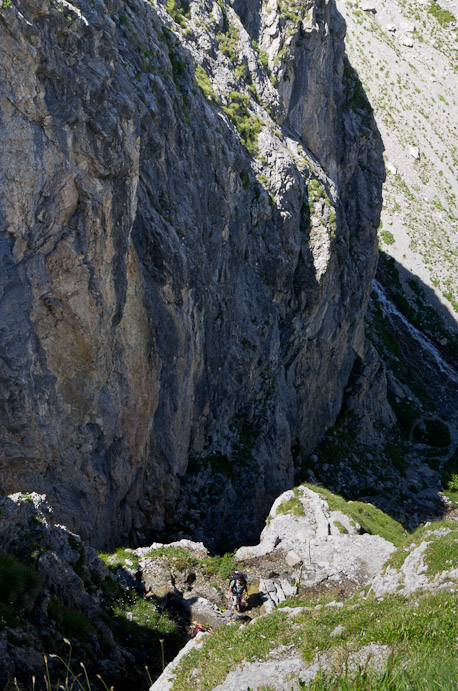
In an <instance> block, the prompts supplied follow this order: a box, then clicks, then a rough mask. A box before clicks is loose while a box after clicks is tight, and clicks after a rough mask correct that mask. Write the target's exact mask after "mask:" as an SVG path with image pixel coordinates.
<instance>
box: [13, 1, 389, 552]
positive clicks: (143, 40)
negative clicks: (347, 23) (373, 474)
mask: <svg viewBox="0 0 458 691" xmlns="http://www.w3.org/2000/svg"><path fill="white" fill-rule="evenodd" d="M76 5H77V7H76ZM172 5H173V7H172ZM239 5H240V7H239ZM279 5H280V7H279V6H278V5H277V2H273V1H270V0H269V1H266V2H260V1H256V2H255V1H253V2H246V3H237V2H233V3H228V2H221V3H216V2H215V3H213V2H211V0H206V1H205V2H197V0H194V1H193V2H191V3H190V6H189V7H188V5H187V3H182V4H181V5H180V3H179V2H175V4H173V3H169V9H170V11H171V14H168V13H167V11H166V6H165V4H163V3H161V2H151V3H147V2H144V1H143V0H128V1H127V0H126V1H125V2H117V3H113V2H111V1H110V0H105V1H104V2H103V1H102V0H97V1H96V2H89V0H88V1H83V0H78V1H77V2H75V3H74V4H71V5H70V4H69V3H67V2H64V0H56V2H51V1H50V0H27V2H26V1H25V0H13V2H12V5H11V6H10V7H8V8H6V9H4V10H0V32H1V41H0V45H1V51H2V55H1V59H0V75H1V76H0V79H1V82H2V92H1V101H0V128H1V129H0V132H1V138H2V146H1V147H0V176H1V186H0V190H1V191H0V222H1V231H0V261H1V265H2V271H1V273H0V285H1V292H0V313H1V320H0V324H1V326H0V339H1V354H0V363H1V364H0V366H1V370H0V377H1V388H0V426H1V430H2V432H1V434H2V438H3V443H2V449H1V452H0V453H1V456H0V467H1V482H2V485H1V491H2V492H11V491H15V490H23V491H29V490H35V491H39V492H45V493H46V494H47V495H48V497H49V500H50V502H51V503H52V504H53V505H54V507H55V511H56V514H57V516H58V518H59V520H62V521H64V522H65V523H66V525H68V526H70V527H71V528H73V529H75V530H77V531H78V532H80V533H81V534H82V536H83V537H85V538H86V539H88V540H89V541H90V542H92V544H95V545H102V544H108V543H113V542H114V541H119V540H123V539H127V537H128V536H129V534H130V536H131V537H133V538H134V539H135V540H137V541H141V540H142V539H144V538H145V537H147V536H148V535H149V534H150V533H151V532H152V531H157V530H161V529H162V528H163V525H164V521H174V520H176V518H177V516H178V519H179V520H180V521H181V523H182V524H183V526H184V528H185V530H186V531H187V532H188V533H191V534H199V532H200V533H202V532H209V531H211V532H212V533H213V534H215V535H220V536H224V535H225V534H226V536H230V537H231V539H234V538H235V539H236V538H237V535H235V534H234V530H235V529H234V521H233V517H234V516H235V514H238V513H239V512H240V509H241V507H243V515H244V518H243V519H242V520H240V519H238V520H237V531H238V532H239V533H240V535H241V534H242V533H243V534H244V535H245V537H246V536H250V535H251V536H254V534H255V532H256V530H257V529H258V527H259V526H260V525H261V520H262V518H263V516H264V515H265V512H266V511H267V509H268V508H269V506H270V504H271V503H272V501H273V499H274V498H275V497H276V496H277V495H278V493H280V492H281V491H282V490H283V489H285V488H286V487H288V486H290V485H291V482H292V457H291V446H292V445H293V444H295V445H297V444H300V445H301V446H302V447H303V448H304V449H306V450H308V451H310V450H311V449H312V448H313V447H314V445H315V443H316V442H317V440H318V439H319V437H320V435H321V434H322V433H323V432H324V430H325V429H327V427H329V425H331V424H332V423H333V422H334V420H335V417H336V415H337V413H338V411H339V409H340V405H341V401H342V396H343V390H344V387H345V385H346V383H347V381H348V377H349V373H350V371H351V368H352V365H353V362H354V358H355V354H356V353H357V354H359V355H360V356H361V357H363V358H364V353H365V346H364V333H363V322H362V320H363V316H364V312H365V309H366V305H367V299H368V294H369V291H370V286H371V280H372V278H373V275H374V272H375V266H376V237H375V233H376V227H377V225H378V218H379V211H380V205H381V185H382V181H383V175H384V171H383V162H382V157H381V152H382V145H381V141H380V137H379V135H378V132H377V130H376V128H375V125H374V122H373V119H372V116H371V111H370V107H369V106H368V104H367V102H366V101H365V99H364V98H361V97H360V98H359V99H356V98H355V93H357V94H359V96H360V95H361V94H360V85H359V84H358V83H357V81H356V77H355V76H354V74H353V73H352V71H351V70H349V68H348V65H347V66H345V62H344V55H343V21H342V19H341V18H340V16H339V15H338V14H337V12H336V10H335V7H334V4H333V3H332V2H324V3H317V4H315V3H314V2H304V3H301V4H300V6H297V7H296V5H295V4H294V3H292V2H291V3H290V5H291V7H289V5H288V3H287V2H282V3H280V4H279ZM238 13H239V14H238ZM382 405H383V402H382Z"/></svg>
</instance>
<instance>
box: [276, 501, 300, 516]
mask: <svg viewBox="0 0 458 691" xmlns="http://www.w3.org/2000/svg"><path fill="white" fill-rule="evenodd" d="M279 513H292V514H293V515H294V516H305V512H304V507H303V506H302V502H301V501H300V499H298V498H297V497H291V499H288V501H284V502H282V503H281V504H280V506H278V507H277V514H279Z"/></svg>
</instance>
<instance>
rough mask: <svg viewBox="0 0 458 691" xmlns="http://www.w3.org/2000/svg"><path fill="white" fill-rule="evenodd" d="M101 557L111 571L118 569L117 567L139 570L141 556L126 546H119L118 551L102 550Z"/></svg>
mask: <svg viewBox="0 0 458 691" xmlns="http://www.w3.org/2000/svg"><path fill="white" fill-rule="evenodd" d="M99 557H100V559H102V560H103V561H104V562H105V564H106V565H107V566H108V568H109V569H110V571H116V569H122V568H124V567H127V568H129V569H135V570H137V569H138V567H139V558H138V557H137V555H136V554H133V553H132V551H131V550H129V549H127V548H126V547H118V549H117V550H116V552H113V553H109V552H100V553H99Z"/></svg>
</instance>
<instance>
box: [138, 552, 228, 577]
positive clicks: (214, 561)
mask: <svg viewBox="0 0 458 691" xmlns="http://www.w3.org/2000/svg"><path fill="white" fill-rule="evenodd" d="M146 556H147V557H166V558H167V559H168V560H169V561H170V564H171V565H173V566H174V568H175V569H177V570H178V571H184V570H185V569H186V568H190V567H197V566H201V567H202V566H203V567H204V568H205V570H206V572H207V574H208V575H209V576H214V575H218V576H220V577H221V578H223V579H228V578H230V576H231V573H232V571H235V569H236V568H237V562H236V561H235V556H234V553H233V552H227V553H226V554H223V555H221V556H220V555H217V556H214V557H196V556H192V555H191V554H190V553H189V552H188V551H187V550H186V549H184V548H183V547H160V548H159V549H154V550H151V551H149V552H148V553H147V555H146Z"/></svg>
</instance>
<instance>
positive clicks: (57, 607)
mask: <svg viewBox="0 0 458 691" xmlns="http://www.w3.org/2000/svg"><path fill="white" fill-rule="evenodd" d="M48 613H49V616H50V617H51V619H54V620H55V621H56V622H57V624H58V625H59V627H60V629H61V630H62V631H63V632H64V634H65V635H66V636H67V637H69V638H77V639H78V640H79V641H80V642H81V643H84V642H87V638H88V634H89V633H95V631H94V627H93V625H92V623H91V621H90V619H88V617H86V616H85V615H84V614H82V613H81V612H78V611H77V610H74V609H70V608H69V607H66V606H65V605H64V604H63V602H62V601H61V600H59V598H57V597H56V596H55V595H51V599H50V602H49V606H48Z"/></svg>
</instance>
